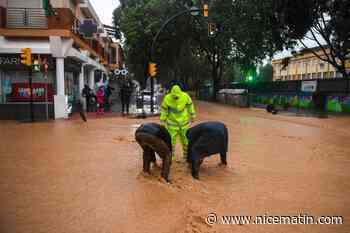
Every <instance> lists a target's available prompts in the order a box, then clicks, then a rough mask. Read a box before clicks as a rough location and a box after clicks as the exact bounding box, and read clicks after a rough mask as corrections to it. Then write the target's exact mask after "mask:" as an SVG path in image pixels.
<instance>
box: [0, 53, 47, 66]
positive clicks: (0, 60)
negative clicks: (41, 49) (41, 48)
mask: <svg viewBox="0 0 350 233" xmlns="http://www.w3.org/2000/svg"><path fill="white" fill-rule="evenodd" d="M37 57H38V55H36V54H35V55H33V58H37ZM40 57H41V59H46V61H47V64H49V65H50V64H53V60H52V57H49V56H48V55H40ZM11 66H23V65H22V63H21V55H20V54H0V67H11Z"/></svg>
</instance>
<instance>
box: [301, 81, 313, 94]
mask: <svg viewBox="0 0 350 233" xmlns="http://www.w3.org/2000/svg"><path fill="white" fill-rule="evenodd" d="M316 90H317V81H302V83H301V91H302V92H316Z"/></svg>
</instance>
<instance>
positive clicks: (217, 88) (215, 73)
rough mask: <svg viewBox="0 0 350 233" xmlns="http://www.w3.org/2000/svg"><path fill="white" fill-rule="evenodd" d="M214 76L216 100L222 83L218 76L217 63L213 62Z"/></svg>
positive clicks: (213, 95)
mask: <svg viewBox="0 0 350 233" xmlns="http://www.w3.org/2000/svg"><path fill="white" fill-rule="evenodd" d="M212 77H213V93H212V100H213V101H216V94H217V93H218V91H219V84H220V80H219V77H218V66H217V65H216V63H214V64H213V70H212Z"/></svg>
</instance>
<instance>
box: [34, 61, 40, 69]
mask: <svg viewBox="0 0 350 233" xmlns="http://www.w3.org/2000/svg"><path fill="white" fill-rule="evenodd" d="M40 65H41V64H40V62H39V60H34V63H33V71H35V72H40Z"/></svg>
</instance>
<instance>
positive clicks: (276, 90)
mask: <svg viewBox="0 0 350 233" xmlns="http://www.w3.org/2000/svg"><path fill="white" fill-rule="evenodd" d="M309 81H314V82H316V90H315V92H316V93H322V94H326V95H330V94H340V95H341V94H346V95H347V94H350V79H346V78H335V79H309V80H297V81H276V82H261V83H239V84H233V85H231V86H230V88H232V89H248V90H249V92H250V93H257V94H259V93H270V94H284V93H286V94H288V93H300V92H302V84H303V82H309Z"/></svg>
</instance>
